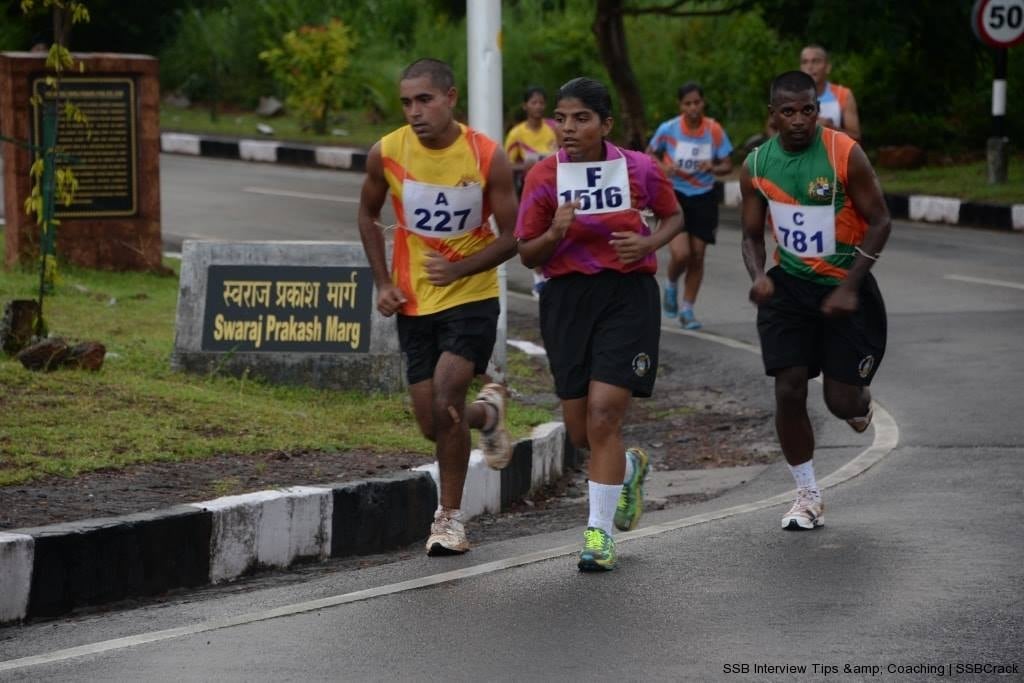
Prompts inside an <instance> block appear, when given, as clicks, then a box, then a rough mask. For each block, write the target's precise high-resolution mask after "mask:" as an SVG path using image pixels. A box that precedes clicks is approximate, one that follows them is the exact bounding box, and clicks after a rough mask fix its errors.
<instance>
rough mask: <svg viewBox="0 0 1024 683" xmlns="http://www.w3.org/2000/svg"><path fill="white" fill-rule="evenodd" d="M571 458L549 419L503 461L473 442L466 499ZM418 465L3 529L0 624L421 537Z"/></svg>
mask: <svg viewBox="0 0 1024 683" xmlns="http://www.w3.org/2000/svg"><path fill="white" fill-rule="evenodd" d="M579 459H580V457H579V454H578V453H577V452H576V451H575V449H574V448H573V447H572V446H571V444H569V443H568V441H567V440H566V437H565V428H564V426H563V425H562V424H561V423H557V422H555V423H547V424H544V425H540V426H538V427H537V428H535V429H534V432H533V434H532V435H531V436H530V438H527V439H521V440H519V441H518V442H516V443H515V444H514V445H513V455H512V461H511V462H510V463H509V465H508V467H506V468H505V469H504V470H501V471H497V470H492V469H490V468H489V467H488V466H487V464H486V463H485V462H484V459H483V455H482V454H481V453H480V452H479V451H474V452H473V454H472V456H471V463H470V468H469V476H468V477H467V480H466V484H467V485H466V497H465V499H464V502H463V510H464V511H465V512H466V516H467V517H468V518H472V517H475V516H476V515H478V514H481V513H483V512H499V511H501V510H507V509H508V508H509V507H510V506H511V505H512V504H513V503H515V502H516V501H518V500H520V499H521V498H522V497H523V496H525V495H526V494H528V493H529V492H530V491H531V490H533V489H535V488H537V487H539V486H543V485H544V484H547V483H549V482H551V481H554V480H555V479H557V478H558V477H560V476H561V474H562V472H564V471H566V470H567V469H568V468H569V467H573V466H575V465H576V464H577V462H578V461H579ZM417 469H418V470H420V471H409V472H402V473H397V474H394V475H390V476H386V477H378V478H372V479H366V480H359V481H352V482H341V483H337V484H328V485H325V486H293V487H289V488H283V489H276V490H270V491H257V492H255V493H247V494H243V495H239V496H224V497H222V498H216V499H214V500H208V501H202V502H198V503H191V504H187V505H177V506H173V507H170V508H166V509H163V510H158V511H155V512H147V513H140V514H135V515H126V516H122V517H106V518H99V519H87V520H82V521H77V522H69V523H67V524H54V525H50V526H43V527H32V528H25V529H12V530H10V531H0V624H4V623H9V622H18V621H22V620H24V619H27V618H33V617H55V616H59V615H62V614H66V613H68V612H70V611H72V610H74V609H75V608H78V607H83V606H94V605H101V604H105V603H110V602H115V601H117V600H123V599H126V598H133V597H143V596H153V595H160V594H162V593H166V592H167V591H169V590H173V589H178V588H196V587H199V586H203V585H207V584H216V583H222V582H225V581H231V580H234V579H237V578H239V577H241V576H245V575H247V574H251V573H254V572H257V571H260V570H261V569H264V568H269V567H288V566H290V565H292V564H294V563H296V562H302V561H319V560H325V559H327V558H328V557H347V556H351V555H366V554H372V553H379V552H384V551H386V550H393V549H395V548H401V547H404V546H407V545H409V544H411V543H415V542H417V541H420V540H422V539H424V538H426V536H427V534H428V533H429V530H430V523H431V521H432V520H433V515H434V510H435V509H437V501H438V490H437V483H436V477H437V473H436V470H437V463H433V464H432V465H427V466H424V467H422V468H417ZM424 470H425V471H424Z"/></svg>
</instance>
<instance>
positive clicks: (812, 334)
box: [740, 71, 891, 530]
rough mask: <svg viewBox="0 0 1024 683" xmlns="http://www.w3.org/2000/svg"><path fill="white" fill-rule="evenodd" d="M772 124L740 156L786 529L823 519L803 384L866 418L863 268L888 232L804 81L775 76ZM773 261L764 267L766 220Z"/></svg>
mask: <svg viewBox="0 0 1024 683" xmlns="http://www.w3.org/2000/svg"><path fill="white" fill-rule="evenodd" d="M768 110H769V112H770V115H771V118H772V123H773V125H774V127H775V129H776V130H777V131H778V133H777V134H776V135H774V136H773V137H772V138H771V139H769V140H768V141H767V142H765V143H764V144H762V145H761V146H759V147H757V148H756V149H754V151H752V152H751V153H750V155H749V156H748V157H747V160H746V162H745V163H744V165H743V169H742V172H741V175H740V192H741V193H742V195H743V208H742V222H743V261H744V263H745V265H746V267H747V272H748V273H749V274H750V279H751V280H752V281H753V284H752V286H751V288H750V300H751V301H753V302H754V303H755V304H757V307H758V311H757V332H758V336H759V337H760V339H761V355H762V358H763V360H764V367H765V371H766V372H767V373H768V374H769V375H771V376H773V377H774V378H775V428H776V431H777V432H778V436H779V443H780V444H781V446H782V453H783V455H784V456H785V457H786V462H787V463H789V467H790V471H791V472H792V474H793V479H794V480H795V481H796V485H797V496H796V500H795V501H794V503H793V506H792V507H791V508H790V509H789V511H788V512H787V513H786V514H785V515H784V516H783V518H782V528H784V529H792V530H799V529H814V528H816V527H819V526H821V525H822V524H823V523H824V510H825V507H824V504H823V503H822V500H821V491H820V490H819V489H818V484H817V480H816V479H815V476H814V465H813V457H814V430H813V429H812V427H811V421H810V419H809V417H808V415H807V382H808V380H809V379H811V378H813V377H816V376H817V375H818V374H822V375H824V382H823V384H824V396H825V405H826V406H827V407H828V409H829V411H830V412H831V413H832V414H833V415H835V416H836V417H839V418H842V419H844V420H846V422H847V423H849V425H850V426H851V427H852V428H853V429H854V431H857V432H863V431H864V430H866V429H867V428H868V425H869V424H870V423H871V392H870V390H869V389H868V386H869V385H870V384H871V380H872V378H873V377H874V375H875V372H876V371H877V370H878V366H879V364H880V363H881V362H882V356H883V354H884V353H885V342H886V327H887V323H886V314H885V304H884V303H883V301H882V296H881V294H880V293H879V291H878V285H877V284H876V282H875V279H874V277H873V276H872V275H871V273H870V272H869V271H870V270H871V267H872V266H873V265H874V264H875V262H876V261H878V259H879V257H880V256H881V251H882V247H884V246H885V243H886V241H887V240H888V238H889V232H890V231H891V222H890V220H889V210H888V208H887V207H886V204H885V198H884V196H883V195H882V188H881V187H880V186H879V184H878V177H877V176H875V172H874V170H873V169H872V168H871V163H870V162H869V161H868V158H867V155H865V154H864V150H862V149H861V148H860V145H858V144H857V143H856V141H854V140H853V139H852V138H851V137H849V136H848V135H846V134H845V133H841V132H839V131H836V130H832V129H829V128H823V127H822V126H820V125H819V124H818V115H819V105H818V101H817V93H816V90H815V86H814V80H813V79H812V78H811V77H810V76H808V75H807V74H805V73H803V72H801V71H788V72H786V73H784V74H782V75H780V76H778V77H777V78H776V79H775V80H774V81H773V82H772V87H771V104H770V105H769V107H768ZM766 222H767V224H768V225H769V226H770V227H771V229H772V232H773V234H774V235H775V241H776V243H777V246H776V249H775V261H776V263H777V264H778V265H776V266H775V267H774V268H772V269H771V270H769V271H768V272H765V269H764V268H765V245H764V232H765V224H766Z"/></svg>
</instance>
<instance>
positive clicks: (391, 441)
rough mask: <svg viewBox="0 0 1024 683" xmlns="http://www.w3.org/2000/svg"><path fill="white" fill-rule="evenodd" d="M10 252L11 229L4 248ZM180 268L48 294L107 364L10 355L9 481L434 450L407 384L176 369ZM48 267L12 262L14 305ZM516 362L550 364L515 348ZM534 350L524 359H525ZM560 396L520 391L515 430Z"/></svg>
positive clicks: (5, 462) (547, 414)
mask: <svg viewBox="0 0 1024 683" xmlns="http://www.w3.org/2000/svg"><path fill="white" fill-rule="evenodd" d="M2 255H3V239H2V231H0V260H2V257H3V256H2ZM166 265H167V266H168V267H170V268H171V269H172V270H173V271H174V272H175V276H174V277H170V276H160V275H152V274H140V273H110V272H103V271H92V270H85V269H79V268H74V267H71V266H63V267H62V270H61V281H60V282H59V284H58V286H57V288H56V291H55V292H54V294H53V296H51V297H47V298H46V300H45V302H44V307H45V308H44V314H45V318H46V321H47V323H48V325H49V328H50V333H51V334H53V335H58V336H62V337H64V338H66V339H68V340H69V341H86V340H91V341H99V342H101V343H103V344H104V345H105V346H106V347H107V353H108V355H107V358H106V361H105V362H104V365H103V368H102V369H101V370H100V371H99V372H95V373H94V372H86V371H77V370H58V371H56V372H53V373H38V372H30V371H28V370H25V369H24V368H23V367H22V366H21V364H20V363H19V362H18V361H17V360H15V359H14V358H9V357H7V356H3V355H2V354H0V387H2V388H3V390H2V392H0V486H5V485H11V484H18V483H22V482H27V481H31V480H33V479H37V478H41V477H44V476H47V475H59V476H64V477H74V476H75V475H77V474H79V473H82V472H87V471H92V470H98V469H105V468H124V467H127V466H129V465H132V464H134V463H145V462H156V461H165V462H185V461H188V460H191V459H199V458H204V457H208V456H212V455H220V454H231V455H238V456H239V457H244V456H246V455H249V454H256V453H263V452H271V451H283V452H289V451H323V452H344V451H346V450H360V451H369V452H378V453H386V452H406V453H423V454H430V453H432V452H433V445H432V444H431V443H430V442H429V441H427V440H426V439H424V438H423V437H422V436H421V435H420V434H419V432H418V430H417V429H416V427H415V421H414V419H413V416H412V412H411V409H410V407H409V403H408V399H407V397H406V395H405V394H396V395H379V394H376V395H375V394H363V393H357V392H334V391H325V390H318V389H312V388H308V387H283V386H274V385H269V384H265V383H262V382H257V381H253V380H247V379H245V378H241V379H238V378H231V377H222V376H200V375H190V374H184V373H177V372H173V371H171V369H170V364H169V358H170V354H171V351H172V349H173V344H174V318H175V307H176V305H177V295H178V279H177V277H176V274H177V270H178V265H179V264H178V263H176V262H174V261H171V260H168V261H167V263H166ZM37 284H38V279H37V275H36V273H34V272H29V271H27V270H18V269H13V270H0V304H2V303H4V302H6V301H9V300H11V299H28V298H35V296H36V287H37ZM508 353H509V367H510V372H509V382H510V383H511V384H513V386H514V382H515V381H516V380H515V375H514V373H516V372H519V373H521V374H522V375H523V376H529V375H530V374H531V373H532V374H536V368H535V367H533V366H532V365H531V363H530V362H529V360H528V359H527V358H526V357H525V354H522V353H520V352H519V351H517V350H516V349H514V348H509V352H508ZM519 356H523V358H519ZM553 407H554V403H553V402H552V405H550V406H533V407H530V406H521V405H517V404H516V402H515V401H513V402H511V404H510V406H509V410H508V425H509V430H510V432H511V434H512V436H513V438H520V437H523V436H525V435H527V434H528V433H529V431H530V429H531V428H532V427H533V426H535V425H537V424H540V423H542V422H545V421H547V420H550V419H551V410H552V408H553Z"/></svg>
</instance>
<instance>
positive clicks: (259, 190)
mask: <svg viewBox="0 0 1024 683" xmlns="http://www.w3.org/2000/svg"><path fill="white" fill-rule="evenodd" d="M242 192H251V193H252V194H266V195H270V196H272V197H297V198H298V199H319V200H320V201H324V202H338V203H340V204H358V203H359V198H358V197H339V196H337V195H333V194H314V193H312V192H293V191H292V190H275V189H272V188H268V187H243V188H242Z"/></svg>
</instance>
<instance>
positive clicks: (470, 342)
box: [359, 59, 517, 555]
mask: <svg viewBox="0 0 1024 683" xmlns="http://www.w3.org/2000/svg"><path fill="white" fill-rule="evenodd" d="M399 98H400V100H401V103H402V111H403V113H404V114H405V120H406V121H407V122H408V125H406V126H403V127H402V128H399V129H398V130H396V131H394V132H392V133H389V134H388V135H385V136H384V137H383V138H381V140H380V141H379V142H377V143H376V144H375V145H374V146H373V148H372V149H371V150H370V153H369V155H368V157H367V161H366V180H365V181H364V182H363V189H362V194H361V196H360V201H359V234H360V237H361V238H362V241H363V248H364V249H365V251H366V256H367V259H368V261H369V263H370V267H371V268H372V269H373V277H374V283H375V284H376V287H377V309H378V310H379V311H380V312H381V313H382V314H383V315H385V316H391V315H396V314H397V323H398V338H399V345H400V347H401V349H402V353H403V354H404V356H405V361H406V379H407V380H408V383H409V394H410V397H411V398H412V407H413V412H414V414H415V416H416V421H417V423H418V425H419V428H420V431H421V432H422V433H423V435H424V436H426V437H427V438H428V439H430V440H431V441H433V442H434V444H435V453H436V455H437V462H438V468H439V475H440V479H441V482H440V484H441V485H440V488H441V492H440V501H439V506H438V509H437V511H436V513H435V514H434V522H433V524H432V525H431V528H430V537H429V538H428V539H427V553H428V554H430V555H449V554H457V553H464V552H466V551H467V550H469V542H468V540H467V537H466V530H465V526H464V524H463V521H462V514H461V512H460V508H461V504H462V489H463V485H464V484H465V480H466V471H467V467H468V464H469V455H470V435H469V429H470V427H472V428H474V429H479V430H480V432H481V438H480V446H481V449H482V450H483V452H484V456H485V458H486V459H487V462H488V464H489V465H490V466H491V467H494V468H496V469H500V468H502V467H504V466H505V465H507V464H508V461H509V459H510V458H511V448H510V444H509V440H508V435H507V433H506V432H505V427H504V419H505V397H506V392H505V389H504V387H502V386H500V385H498V384H487V385H485V386H484V387H483V389H482V390H481V391H480V394H479V395H478V396H477V399H476V400H475V401H473V402H472V403H470V404H469V405H467V404H466V394H467V392H468V390H469V384H470V382H471V381H472V380H473V377H474V375H477V374H481V373H483V372H484V371H485V370H486V368H487V363H488V361H489V360H490V357H491V352H492V351H493V348H494V341H495V337H496V334H497V322H498V314H499V302H498V278H497V271H496V268H497V266H498V265H499V264H501V263H503V262H504V261H507V260H508V259H509V258H511V257H512V256H513V255H514V254H515V253H516V243H515V239H514V238H513V232H512V231H513V229H514V228H515V221H516V209H517V207H516V197H515V190H514V188H513V185H512V169H511V167H510V166H509V163H508V160H507V158H506V157H505V154H504V152H502V150H501V148H500V146H499V145H498V144H497V143H496V142H495V141H493V140H491V139H490V138H488V137H486V136H485V135H483V134H481V133H479V132H477V131H475V130H473V129H472V128H469V127H468V126H465V125H462V124H460V123H459V122H458V121H456V120H455V116H454V113H453V112H454V108H455V104H456V102H457V100H458V91H457V90H456V88H455V77H454V75H453V74H452V70H451V67H449V66H448V65H447V64H445V63H444V62H441V61H439V60H436V59H420V60H417V61H415V62H413V63H412V64H410V65H409V66H408V67H407V68H406V69H405V71H404V72H403V73H402V77H401V80H400V83H399ZM389 192H390V194H391V200H392V204H393V207H394V210H395V216H396V220H397V225H396V226H395V237H394V249H393V253H392V258H391V269H390V270H389V268H388V261H387V255H386V248H385V240H384V235H383V233H382V231H381V227H382V226H381V221H380V212H381V208H382V207H383V205H384V201H385V199H386V198H387V195H388V193H389ZM492 214H493V216H494V218H495V221H496V222H497V225H498V235H495V234H494V232H493V231H492V230H491V227H490V223H489V219H490V217H491V215H492Z"/></svg>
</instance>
